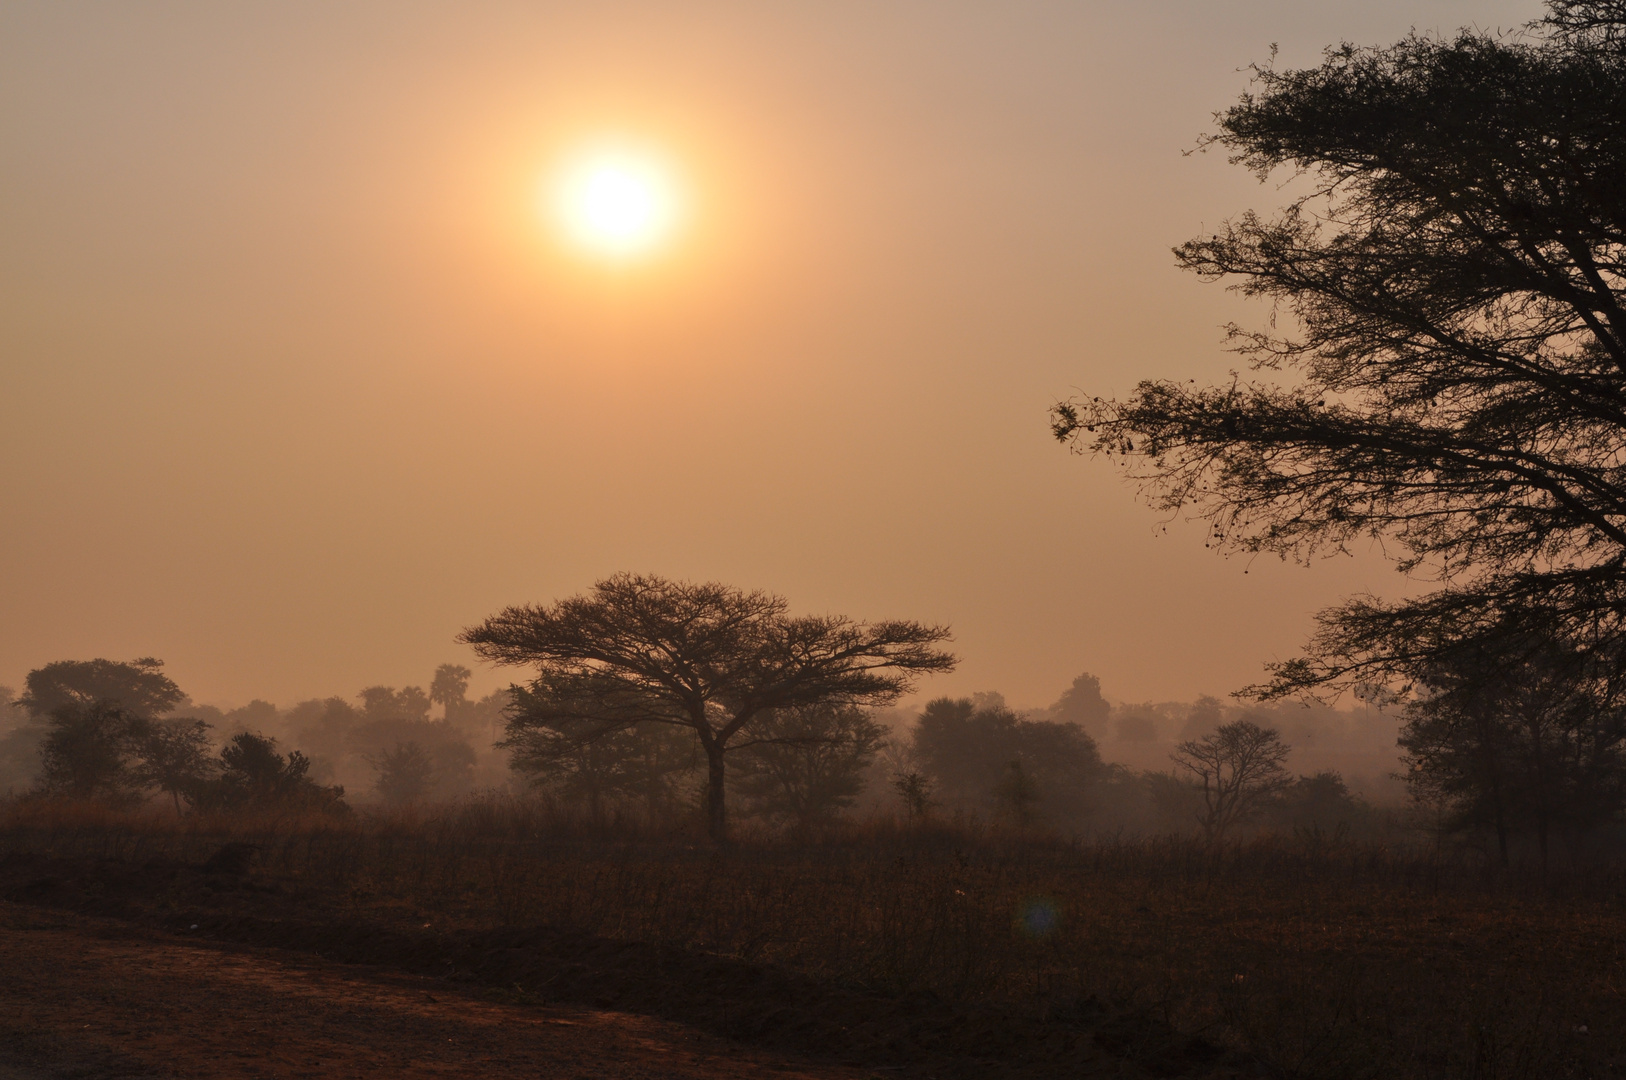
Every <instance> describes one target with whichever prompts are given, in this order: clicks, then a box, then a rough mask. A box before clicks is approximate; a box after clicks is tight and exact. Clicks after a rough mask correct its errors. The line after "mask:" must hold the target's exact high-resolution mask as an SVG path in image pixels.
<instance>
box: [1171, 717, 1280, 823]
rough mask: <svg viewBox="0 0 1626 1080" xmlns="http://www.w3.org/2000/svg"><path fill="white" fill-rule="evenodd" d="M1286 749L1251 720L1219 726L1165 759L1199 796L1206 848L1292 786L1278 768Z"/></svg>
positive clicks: (1265, 729) (1275, 737) (1278, 738)
mask: <svg viewBox="0 0 1626 1080" xmlns="http://www.w3.org/2000/svg"><path fill="white" fill-rule="evenodd" d="M1291 749H1292V748H1291V747H1289V746H1288V745H1287V744H1285V743H1283V742H1282V740H1281V736H1280V735H1278V734H1277V733H1276V732H1275V731H1273V730H1272V729H1270V728H1262V727H1260V726H1259V725H1258V724H1255V723H1254V722H1253V721H1251V720H1233V721H1232V722H1231V723H1229V724H1222V725H1220V728H1219V730H1217V731H1215V732H1214V733H1213V734H1210V735H1204V736H1203V737H1202V738H1200V739H1194V740H1191V741H1188V742H1183V743H1181V744H1180V745H1179V746H1178V747H1176V748H1175V751H1174V753H1172V754H1170V755H1169V757H1170V759H1171V760H1173V761H1174V763H1175V764H1176V765H1177V766H1179V767H1180V768H1181V769H1184V770H1185V771H1186V772H1187V773H1188V774H1190V776H1191V777H1192V780H1193V782H1194V783H1195V784H1196V786H1197V787H1198V788H1199V789H1200V790H1201V791H1202V797H1203V809H1202V811H1201V813H1200V816H1199V824H1201V825H1202V829H1203V835H1204V836H1206V837H1207V838H1208V840H1209V841H1210V842H1212V843H1218V842H1219V841H1220V840H1222V839H1223V838H1224V836H1225V834H1226V833H1227V832H1228V831H1229V830H1230V829H1231V828H1232V826H1234V825H1236V824H1237V823H1238V822H1240V821H1243V820H1245V819H1246V818H1247V817H1249V816H1250V815H1252V814H1254V813H1256V812H1258V811H1259V810H1261V809H1263V808H1264V807H1265V805H1267V804H1268V802H1269V800H1270V799H1271V797H1272V796H1274V795H1276V794H1277V793H1279V792H1280V791H1282V790H1283V789H1284V788H1286V787H1287V786H1288V785H1289V784H1290V783H1291V782H1292V780H1291V778H1290V777H1289V776H1288V774H1287V770H1286V769H1284V768H1282V762H1283V761H1285V760H1286V759H1287V755H1288V753H1289V752H1290V751H1291Z"/></svg>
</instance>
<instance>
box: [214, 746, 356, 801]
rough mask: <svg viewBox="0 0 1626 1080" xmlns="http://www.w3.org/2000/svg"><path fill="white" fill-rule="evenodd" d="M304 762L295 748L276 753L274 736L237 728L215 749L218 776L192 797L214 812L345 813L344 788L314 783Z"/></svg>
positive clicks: (308, 763) (307, 760) (307, 765)
mask: <svg viewBox="0 0 1626 1080" xmlns="http://www.w3.org/2000/svg"><path fill="white" fill-rule="evenodd" d="M310 765H311V763H310V759H309V758H307V757H306V756H305V755H304V754H302V753H300V752H299V751H298V750H293V751H290V752H289V753H288V754H286V755H283V754H280V753H278V752H277V740H275V739H272V738H268V737H266V736H263V735H255V734H252V733H250V732H246V731H245V732H240V733H238V734H237V735H234V736H232V738H231V741H230V742H228V743H227V744H226V746H225V748H224V749H222V750H221V751H220V775H219V776H218V777H216V778H215V779H214V780H212V781H210V782H209V783H208V784H206V785H204V786H202V787H201V788H200V789H199V790H198V793H197V795H196V797H195V798H194V800H193V801H194V804H195V805H198V806H201V807H205V808H207V809H218V810H313V811H317V812H321V813H346V812H348V811H349V807H348V806H346V805H345V802H344V788H342V787H336V786H335V787H326V786H323V785H321V784H318V783H316V782H315V781H314V780H312V779H311V778H310V777H309V776H308V775H307V774H308V773H309V772H310Z"/></svg>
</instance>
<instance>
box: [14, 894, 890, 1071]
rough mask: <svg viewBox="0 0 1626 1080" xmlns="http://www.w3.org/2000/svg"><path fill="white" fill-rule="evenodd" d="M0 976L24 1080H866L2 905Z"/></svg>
mask: <svg viewBox="0 0 1626 1080" xmlns="http://www.w3.org/2000/svg"><path fill="white" fill-rule="evenodd" d="M0 971H4V972H5V976H4V977H3V978H0V1017H3V1019H0V1043H7V1044H9V1049H8V1050H0V1060H4V1059H7V1058H9V1059H10V1064H11V1066H12V1067H13V1070H14V1071H13V1075H16V1076H18V1077H31V1076H50V1075H53V1074H55V1075H62V1074H67V1075H72V1076H78V1077H132V1078H133V1077H178V1078H180V1077H209V1078H222V1080H225V1078H230V1080H237V1078H243V1080H250V1078H253V1080H268V1078H271V1077H318V1076H319V1077H324V1078H329V1080H351V1078H359V1077H369V1078H374V1077H381V1076H382V1077H402V1078H410V1077H447V1076H468V1075H479V1076H482V1077H489V1078H491V1080H504V1078H507V1077H521V1076H523V1077H543V1078H553V1077H588V1076H603V1077H627V1078H629V1080H631V1078H639V1080H642V1078H650V1080H653V1078H657V1077H659V1078H666V1077H672V1078H688V1077H708V1078H721V1080H730V1078H735V1077H747V1076H750V1077H782V1078H785V1080H796V1078H803V1077H806V1078H829V1080H836V1078H845V1077H856V1076H861V1075H867V1074H864V1073H858V1072H855V1071H853V1070H851V1069H842V1068H839V1067H830V1066H822V1067H821V1066H813V1065H810V1064H807V1063H798V1062H793V1061H789V1060H786V1059H785V1058H783V1057H782V1056H774V1055H769V1054H764V1053H761V1052H756V1051H752V1050H750V1049H747V1048H744V1047H741V1046H737V1045H731V1044H729V1043H727V1042H726V1041H724V1040H721V1039H718V1038H715V1037H711V1036H707V1035H705V1034H703V1033H700V1032H697V1031H695V1030H693V1029H692V1028H687V1027H684V1026H683V1025H680V1024H674V1023H671V1022H668V1021H662V1020H658V1019H653V1018H650V1017H643V1016H635V1015H632V1014H628V1013H619V1012H605V1011H593V1010H583V1009H570V1008H561V1007H538V1006H520V1005H512V1004H502V1003H498V1002H493V1001H489V1000H482V999H481V998H480V997H478V996H473V995H469V994H467V993H464V992H459V991H456V990H448V989H446V988H445V987H443V986H441V985H439V984H438V983H437V982H436V981H435V980H432V979H429V978H427V977H424V976H412V975H402V974H397V973H391V972H388V971H384V970H363V971H358V970H357V969H355V968H354V967H347V966H343V965H336V964H331V963H326V962H323V961H320V960H313V959H310V958H308V957H297V956H294V955H291V954H287V955H279V954H278V953H277V952H276V951H275V950H268V949H262V948H253V947H249V946H242V945H229V944H221V943H217V942H209V943H197V942H188V941H185V940H181V939H178V938H176V937H174V936H172V935H166V934H161V933H155V932H150V931H143V930H141V929H139V928H134V927H130V926H128V925H120V924H117V923H114V922H112V921H109V920H102V919H94V918H86V917H83V916H73V915H66V914H62V913H58V912H49V911H41V910H38V909H29V908H26V907H22V906H19V905H15V904H5V905H0ZM5 1075H6V1074H5V1073H4V1072H0V1077H4V1076H5Z"/></svg>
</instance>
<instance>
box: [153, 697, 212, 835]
mask: <svg viewBox="0 0 1626 1080" xmlns="http://www.w3.org/2000/svg"><path fill="white" fill-rule="evenodd" d="M143 728H144V730H142V731H141V732H140V733H139V735H138V736H137V737H136V739H135V746H134V749H135V754H136V767H135V779H136V782H137V783H138V784H139V785H140V786H142V787H145V788H157V789H158V790H159V791H162V792H165V793H166V794H168V795H169V796H170V798H171V799H173V800H174V802H175V812H176V813H177V814H179V813H180V812H181V796H182V795H185V796H186V797H187V799H188V801H190V800H191V799H192V797H193V796H194V795H195V794H196V793H197V792H198V791H199V790H201V789H202V788H203V787H204V785H206V784H207V783H208V781H209V780H210V778H211V777H212V776H213V775H214V774H215V772H216V770H217V768H218V763H217V762H215V761H214V760H213V759H212V755H211V754H210V750H211V747H210V745H209V725H208V724H206V723H205V722H203V721H202V720H192V719H184V720H168V721H163V720H159V721H150V722H148V723H146V724H145V725H143Z"/></svg>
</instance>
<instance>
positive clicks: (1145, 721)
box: [1113, 705, 1157, 742]
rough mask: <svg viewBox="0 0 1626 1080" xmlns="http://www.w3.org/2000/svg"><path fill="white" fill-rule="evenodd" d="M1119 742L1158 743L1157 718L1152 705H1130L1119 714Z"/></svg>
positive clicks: (1115, 725)
mask: <svg viewBox="0 0 1626 1080" xmlns="http://www.w3.org/2000/svg"><path fill="white" fill-rule="evenodd" d="M1113 726H1114V727H1115V728H1116V729H1117V735H1118V741H1119V742H1156V741H1157V716H1156V713H1155V712H1154V711H1153V708H1152V706H1150V705H1128V706H1125V707H1124V708H1123V709H1121V710H1120V711H1119V713H1118V718H1117V723H1116V724H1114V725H1113Z"/></svg>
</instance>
